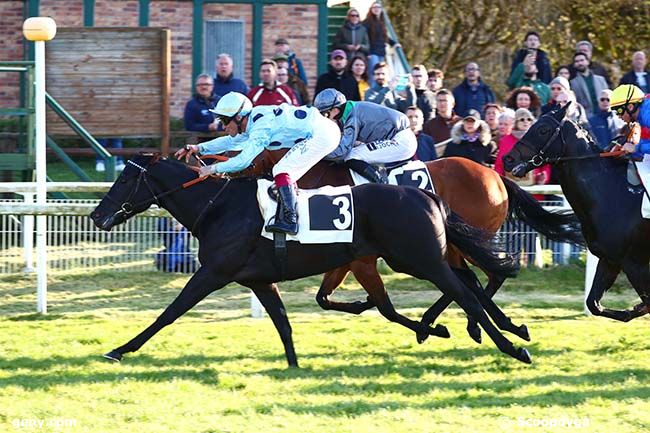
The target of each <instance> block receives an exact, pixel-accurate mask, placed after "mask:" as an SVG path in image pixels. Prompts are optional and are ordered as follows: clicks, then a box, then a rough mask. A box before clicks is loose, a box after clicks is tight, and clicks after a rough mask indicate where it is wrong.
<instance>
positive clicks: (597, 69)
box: [570, 41, 612, 94]
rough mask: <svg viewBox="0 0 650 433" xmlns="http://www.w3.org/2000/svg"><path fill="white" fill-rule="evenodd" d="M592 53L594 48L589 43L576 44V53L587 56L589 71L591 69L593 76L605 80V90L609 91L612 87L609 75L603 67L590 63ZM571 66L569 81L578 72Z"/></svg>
mask: <svg viewBox="0 0 650 433" xmlns="http://www.w3.org/2000/svg"><path fill="white" fill-rule="evenodd" d="M593 51H594V46H593V45H592V44H591V42H589V41H580V42H578V43H577V44H576V53H583V54H584V55H585V56H587V61H588V66H589V69H591V71H592V72H593V73H594V74H596V75H600V76H601V77H603V78H605V81H606V82H607V88H608V89H609V88H611V87H612V80H610V78H609V73H608V72H607V69H605V67H604V66H603V65H601V64H600V63H597V62H594V61H592V55H593ZM574 61H575V56H574ZM572 66H573V67H572V68H570V70H571V79H573V78H575V77H576V75H577V74H578V70H576V68H575V64H573V65H572ZM597 94H599V93H597Z"/></svg>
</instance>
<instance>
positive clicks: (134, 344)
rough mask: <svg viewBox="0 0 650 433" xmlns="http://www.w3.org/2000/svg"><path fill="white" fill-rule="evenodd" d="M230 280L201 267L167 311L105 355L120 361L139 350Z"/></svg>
mask: <svg viewBox="0 0 650 433" xmlns="http://www.w3.org/2000/svg"><path fill="white" fill-rule="evenodd" d="M229 282H230V280H228V279H226V278H223V277H220V276H217V275H215V274H213V273H212V272H211V271H210V270H208V269H207V268H203V267H202V268H199V270H198V271H196V273H195V274H194V275H192V278H190V280H189V281H188V282H187V284H186V285H185V287H184V288H183V290H182V291H181V293H179V294H178V296H177V297H176V299H174V300H173V301H172V303H171V304H169V306H168V307H167V308H165V311H163V312H162V314H161V315H160V316H158V318H157V319H156V320H155V321H154V322H153V323H152V324H151V325H149V327H147V328H146V329H145V330H144V331H142V332H141V333H140V334H138V335H137V336H136V337H135V338H133V339H132V340H130V341H129V342H128V343H126V344H125V345H123V346H120V347H118V348H117V349H113V350H111V351H110V352H108V353H107V354H105V355H104V357H105V358H107V359H110V360H112V361H120V360H121V359H122V355H123V354H125V353H128V352H135V351H136V350H138V349H139V348H140V347H142V345H143V344H144V343H146V342H147V341H148V340H149V339H150V338H151V337H153V336H154V335H156V333H157V332H158V331H160V330H161V329H162V328H164V327H165V326H167V325H171V324H172V323H174V321H175V320H176V319H178V318H179V317H181V316H182V315H183V314H185V313H186V312H187V311H188V310H190V309H191V308H192V307H194V306H195V305H196V304H198V303H199V302H200V301H201V300H202V299H203V298H205V297H206V296H208V295H209V294H210V293H212V292H214V291H215V290H219V289H221V288H222V287H223V286H225V285H226V284H228V283H229Z"/></svg>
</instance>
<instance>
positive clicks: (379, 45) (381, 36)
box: [363, 2, 400, 84]
mask: <svg viewBox="0 0 650 433" xmlns="http://www.w3.org/2000/svg"><path fill="white" fill-rule="evenodd" d="M363 25H364V26H365V27H366V30H368V39H369V41H370V48H369V50H368V69H369V70H371V71H374V70H375V65H376V64H377V63H379V62H383V61H385V60H386V43H388V44H390V45H391V46H393V47H398V46H400V45H399V44H398V43H396V42H395V41H394V40H392V39H391V38H389V37H388V30H387V29H386V16H385V14H384V9H383V7H382V6H381V3H379V2H375V3H373V4H372V6H370V10H369V11H368V14H367V15H366V19H365V20H363ZM370 84H372V80H371V83H370Z"/></svg>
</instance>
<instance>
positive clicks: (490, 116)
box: [483, 102, 503, 143]
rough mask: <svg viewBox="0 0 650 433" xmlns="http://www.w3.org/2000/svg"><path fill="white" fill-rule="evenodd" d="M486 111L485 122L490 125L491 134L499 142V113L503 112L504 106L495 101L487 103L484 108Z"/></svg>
mask: <svg viewBox="0 0 650 433" xmlns="http://www.w3.org/2000/svg"><path fill="white" fill-rule="evenodd" d="M483 111H484V112H485V118H484V120H485V123H487V124H488V126H489V127H490V135H492V138H493V139H494V142H495V143H498V142H499V137H498V134H499V115H500V114H501V113H503V107H502V106H500V105H499V104H496V103H494V102H490V103H489V104H486V105H485V107H484V108H483Z"/></svg>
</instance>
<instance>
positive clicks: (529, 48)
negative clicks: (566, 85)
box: [508, 32, 553, 89]
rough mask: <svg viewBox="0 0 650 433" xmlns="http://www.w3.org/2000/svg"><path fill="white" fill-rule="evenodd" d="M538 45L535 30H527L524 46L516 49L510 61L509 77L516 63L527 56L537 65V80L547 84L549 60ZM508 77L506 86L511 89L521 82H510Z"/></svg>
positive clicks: (549, 69) (549, 74)
mask: <svg viewBox="0 0 650 433" xmlns="http://www.w3.org/2000/svg"><path fill="white" fill-rule="evenodd" d="M539 47H540V37H539V33H537V32H528V33H526V37H525V38H524V48H522V49H520V50H519V51H517V53H516V54H515V58H514V59H513V61H512V65H511V66H510V79H511V78H512V75H513V73H514V72H515V69H516V68H517V66H518V65H520V64H521V63H523V62H524V59H526V58H527V57H528V58H529V59H530V61H531V62H532V63H533V64H535V66H536V67H537V77H538V78H539V80H540V81H541V82H543V83H545V84H548V83H549V82H550V81H551V78H553V77H552V76H551V62H550V61H549V59H548V55H547V54H546V52H545V51H544V50H542V49H540V48H539ZM510 79H508V86H510V88H511V89H513V88H515V87H519V86H520V85H521V84H516V83H515V84H510Z"/></svg>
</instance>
